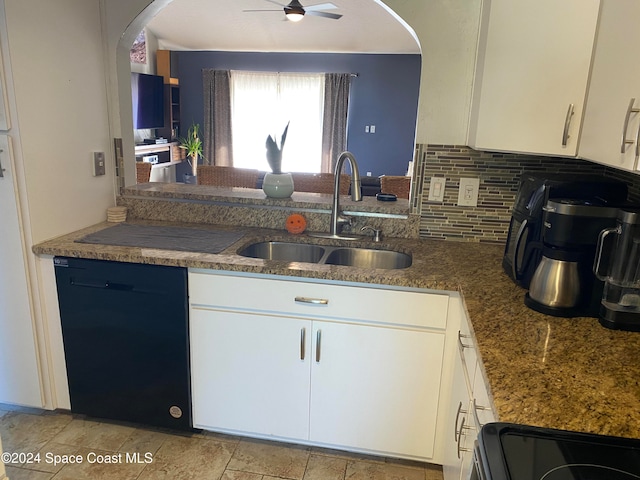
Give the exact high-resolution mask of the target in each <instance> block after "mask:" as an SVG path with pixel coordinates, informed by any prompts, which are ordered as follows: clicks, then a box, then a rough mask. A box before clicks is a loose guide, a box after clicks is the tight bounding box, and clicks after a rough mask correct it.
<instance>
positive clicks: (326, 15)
mask: <svg viewBox="0 0 640 480" xmlns="http://www.w3.org/2000/svg"><path fill="white" fill-rule="evenodd" d="M307 15H313V16H315V17H324V18H330V19H332V20H338V19H339V18H340V17H342V15H339V14H337V13H329V12H314V11H313V10H312V11H308V10H307Z"/></svg>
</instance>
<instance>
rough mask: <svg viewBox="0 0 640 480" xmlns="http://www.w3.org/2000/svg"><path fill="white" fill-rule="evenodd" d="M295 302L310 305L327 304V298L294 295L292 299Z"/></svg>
mask: <svg viewBox="0 0 640 480" xmlns="http://www.w3.org/2000/svg"><path fill="white" fill-rule="evenodd" d="M294 301H295V302H296V303H310V304H312V305H328V304H329V300H327V299H326V298H311V297H296V298H295V299H294Z"/></svg>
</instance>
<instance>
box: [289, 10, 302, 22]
mask: <svg viewBox="0 0 640 480" xmlns="http://www.w3.org/2000/svg"><path fill="white" fill-rule="evenodd" d="M286 15H287V20H291V21H292V22H299V21H300V20H302V19H303V18H304V13H298V12H287V14H286Z"/></svg>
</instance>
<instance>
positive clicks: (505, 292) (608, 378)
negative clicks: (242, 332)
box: [33, 221, 640, 438]
mask: <svg viewBox="0 0 640 480" xmlns="http://www.w3.org/2000/svg"><path fill="white" fill-rule="evenodd" d="M136 223H145V224H154V222H152V221H136ZM155 223H159V222H155ZM110 225H112V224H108V223H103V224H99V225H96V226H93V227H90V228H87V229H84V230H81V231H78V232H74V233H71V234H69V235H65V236H62V237H59V238H56V239H53V240H50V241H47V242H43V243H41V244H39V245H36V246H34V248H33V250H34V252H35V253H36V254H45V255H46V254H48V255H66V256H72V257H83V258H96V259H105V260H116V261H125V262H138V263H153V264H163V265H176V266H184V267H195V268H211V269H222V270H229V271H242V272H254V273H266V274H277V275H288V276H298V277H307V278H325V279H333V280H343V281H353V282H367V283H379V284H389V285H401V286H409V287H419V288H430V289H437V290H459V291H461V292H462V295H463V298H464V301H465V304H466V308H467V310H468V313H469V317H470V319H471V322H472V324H473V329H474V331H475V336H476V340H477V342H478V346H479V353H480V356H481V358H482V361H483V363H484V368H485V371H486V374H487V378H488V380H489V385H490V388H491V393H492V395H493V399H494V404H495V406H496V409H497V413H498V415H499V419H500V420H501V421H505V422H514V423H523V424H530V425H537V426H542V427H550V428H561V429H569V430H577V431H583V432H591V433H601V434H608V435H617V436H626V437H636V438H640V386H639V384H638V381H639V379H640V334H638V333H628V332H618V331H611V330H607V329H605V328H603V327H601V326H600V324H599V323H598V322H597V320H596V319H592V318H574V319H565V318H555V317H550V316H546V315H543V314H540V313H537V312H534V311H532V310H529V309H528V308H527V307H525V306H524V304H523V296H524V293H525V291H524V290H523V289H521V288H519V287H517V286H516V285H514V284H513V283H512V282H511V281H510V280H509V278H508V277H507V276H506V275H505V274H504V273H503V271H502V267H501V259H502V253H503V248H502V247H501V246H499V245H481V244H475V243H463V242H441V241H429V240H421V239H397V238H392V239H387V240H385V241H383V242H382V243H381V244H373V243H372V242H371V241H370V240H367V239H363V240H362V241H355V243H354V242H350V243H349V244H350V245H357V246H374V248H385V247H387V248H393V249H395V250H399V251H405V252H411V253H412V254H413V264H412V266H411V267H409V268H407V269H403V270H387V271H383V270H376V271H373V272H372V271H371V270H362V269H357V268H351V267H342V266H334V265H312V264H305V263H286V262H276V261H265V260H259V259H253V258H245V257H241V256H239V255H237V253H236V252H237V251H238V250H239V249H240V248H242V247H243V246H245V245H247V244H250V243H253V242H256V241H260V240H265V239H273V240H294V241H301V242H308V241H313V242H323V241H326V242H328V243H329V244H335V243H336V241H334V240H319V239H315V238H314V239H312V240H311V239H310V238H309V237H307V236H305V235H303V236H293V235H289V234H287V233H286V232H283V231H282V230H266V229H255V228H245V227H242V228H241V230H242V231H243V232H244V233H245V235H244V237H243V238H242V239H240V240H239V241H237V242H236V243H234V244H233V245H231V246H230V247H228V248H227V249H226V250H224V251H222V252H221V253H220V254H216V255H214V254H201V253H189V252H175V251H168V250H156V249H141V248H131V247H115V246H102V245H91V244H83V243H77V242H75V241H74V240H76V239H79V238H81V237H83V236H85V235H87V234H88V233H91V232H94V231H98V230H100V229H103V228H106V227H108V226H110ZM162 225H167V223H166V222H163V223H162ZM182 226H184V225H182ZM194 227H195V226H194ZM197 228H211V229H213V230H220V229H234V227H225V226H215V225H207V226H203V225H200V224H199V225H197ZM236 230H237V228H236ZM294 237H295V238H294Z"/></svg>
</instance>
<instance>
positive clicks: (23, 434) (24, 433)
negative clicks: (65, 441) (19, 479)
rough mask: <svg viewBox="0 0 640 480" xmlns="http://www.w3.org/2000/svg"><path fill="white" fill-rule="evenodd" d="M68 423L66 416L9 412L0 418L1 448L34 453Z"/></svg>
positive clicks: (68, 418)
mask: <svg viewBox="0 0 640 480" xmlns="http://www.w3.org/2000/svg"><path fill="white" fill-rule="evenodd" d="M70 422H71V417H70V416H68V415H60V416H43V415H32V414H28V413H19V412H13V411H11V412H9V413H7V414H5V415H4V416H3V417H2V418H0V436H2V446H3V448H4V451H6V452H12V453H15V452H18V453H19V452H24V453H36V452H37V451H39V450H40V449H41V448H42V447H44V446H45V445H46V444H47V443H48V442H50V441H51V440H52V439H53V438H54V437H55V436H56V435H57V434H58V433H60V432H61V431H62V430H63V429H64V428H65V427H66V426H67V425H68V424H69V423H70ZM14 466H18V465H14Z"/></svg>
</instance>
